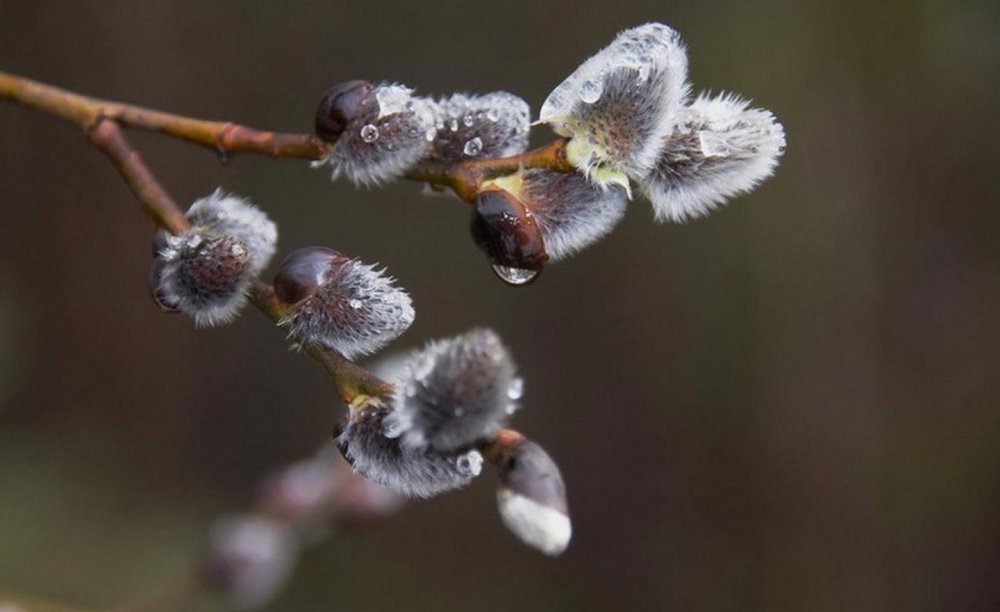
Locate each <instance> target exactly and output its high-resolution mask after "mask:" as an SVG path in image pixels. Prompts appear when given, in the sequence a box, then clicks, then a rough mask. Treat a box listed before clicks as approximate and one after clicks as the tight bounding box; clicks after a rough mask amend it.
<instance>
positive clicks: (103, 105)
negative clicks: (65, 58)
mask: <svg viewBox="0 0 1000 612" xmlns="http://www.w3.org/2000/svg"><path fill="white" fill-rule="evenodd" d="M0 97H4V98H8V99H10V100H13V101H14V102H17V103H18V104H20V105H22V106H26V107H28V108H32V109H35V110H39V111H42V112H44V113H48V114H50V115H54V116H56V117H59V118H60V119H65V120H66V121H69V122H70V123H75V124H76V125H77V126H79V127H81V128H83V129H84V130H88V129H90V128H91V126H93V125H94V124H96V123H98V122H99V121H100V120H101V119H111V120H114V121H115V122H117V123H119V124H121V125H124V126H127V127H132V128H138V129H143V130H151V131H154V132H161V133H163V134H166V135H168V136H173V137H175V138H180V139H182V140H187V141H190V142H194V143H197V144H200V145H203V146H206V147H208V148H210V149H212V150H213V151H216V152H218V153H226V154H229V153H239V152H244V151H245V152H252V153H264V154H266V155H270V156H271V157H300V158H305V159H316V158H318V157H321V156H322V155H323V153H324V152H326V150H327V148H328V145H327V144H326V143H324V142H323V141H322V140H320V139H319V138H317V137H316V136H313V135H312V134H281V133H278V132H268V131H263V130H257V129H254V128H250V127H247V126H244V125H239V124H236V123H230V122H223V121H205V120H203V119H193V118H191V117H183V116H181V115H174V114H172V113H164V112H161V111H156V110H151V109H148V108H143V107H140V106H132V105H130V104H121V103H119V102H112V101H109V100H100V99H98V98H90V97H87V96H82V95H80V94H77V93H74V92H71V91H67V90H65V89H60V88H58V87H53V86H52V85H46V84H45V83H39V82H38V81H33V80H31V79H27V78H25V77H21V76H17V75H14V74H9V73H6V72H0Z"/></svg>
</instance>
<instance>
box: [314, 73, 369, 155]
mask: <svg viewBox="0 0 1000 612" xmlns="http://www.w3.org/2000/svg"><path fill="white" fill-rule="evenodd" d="M372 89H374V86H373V85H372V84H371V83H369V82H368V81H344V82H343V83H338V84H336V85H334V86H333V87H331V88H330V89H328V90H327V91H326V94H325V95H324V96H323V99H322V100H320V102H319V108H317V109H316V126H315V131H316V135H317V136H319V137H320V138H321V139H323V140H325V141H327V142H336V140H337V139H338V138H340V135H341V134H342V133H343V132H344V128H346V127H347V125H348V124H349V123H350V122H351V120H352V119H354V118H355V117H356V116H357V113H358V110H359V109H360V108H361V104H362V102H364V100H365V98H367V97H368V94H370V93H371V92H372Z"/></svg>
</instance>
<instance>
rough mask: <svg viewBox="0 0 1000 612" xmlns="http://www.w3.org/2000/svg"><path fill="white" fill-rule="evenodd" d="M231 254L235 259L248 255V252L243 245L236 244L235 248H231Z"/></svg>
mask: <svg viewBox="0 0 1000 612" xmlns="http://www.w3.org/2000/svg"><path fill="white" fill-rule="evenodd" d="M229 254H230V255H232V256H233V257H243V256H244V255H246V254H247V250H246V249H245V248H243V245H242V244H234V245H233V246H231V247H229Z"/></svg>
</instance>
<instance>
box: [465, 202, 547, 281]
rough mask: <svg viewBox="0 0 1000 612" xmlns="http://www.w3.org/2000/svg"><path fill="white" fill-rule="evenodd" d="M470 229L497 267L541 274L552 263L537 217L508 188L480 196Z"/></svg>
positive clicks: (477, 243) (478, 244)
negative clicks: (539, 272) (548, 262)
mask: <svg viewBox="0 0 1000 612" xmlns="http://www.w3.org/2000/svg"><path fill="white" fill-rule="evenodd" d="M469 229H470V231H471V233H472V239H473V240H474V241H475V243H476V246H478V247H479V248H480V250H482V251H483V252H484V253H486V256H487V257H488V258H489V259H490V261H491V262H492V263H493V265H494V266H503V267H507V268H515V269H520V270H534V271H538V270H541V269H542V268H543V267H544V266H545V263H546V262H547V261H548V260H549V255H548V253H547V252H546V250H545V241H544V240H543V238H542V232H541V230H540V229H539V228H538V224H537V223H535V219H534V217H533V216H532V214H531V213H530V212H529V211H528V209H527V208H526V207H525V205H524V203H523V202H521V201H520V200H519V199H518V198H517V197H515V196H514V195H513V194H512V193H510V192H509V191H507V190H505V189H500V188H496V187H491V188H487V189H486V190H484V191H483V192H481V193H480V194H479V196H478V197H477V198H476V209H475V212H473V214H472V222H471V225H470V228H469Z"/></svg>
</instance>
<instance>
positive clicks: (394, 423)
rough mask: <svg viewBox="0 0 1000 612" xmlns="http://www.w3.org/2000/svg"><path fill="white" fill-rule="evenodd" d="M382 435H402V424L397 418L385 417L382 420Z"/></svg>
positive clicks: (394, 436)
mask: <svg viewBox="0 0 1000 612" xmlns="http://www.w3.org/2000/svg"><path fill="white" fill-rule="evenodd" d="M382 435H383V436H385V437H386V438H398V437H399V436H401V435H403V424H402V423H400V422H399V419H394V418H388V419H385V420H384V421H382Z"/></svg>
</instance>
